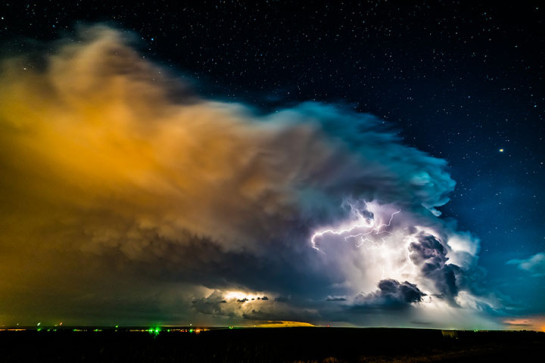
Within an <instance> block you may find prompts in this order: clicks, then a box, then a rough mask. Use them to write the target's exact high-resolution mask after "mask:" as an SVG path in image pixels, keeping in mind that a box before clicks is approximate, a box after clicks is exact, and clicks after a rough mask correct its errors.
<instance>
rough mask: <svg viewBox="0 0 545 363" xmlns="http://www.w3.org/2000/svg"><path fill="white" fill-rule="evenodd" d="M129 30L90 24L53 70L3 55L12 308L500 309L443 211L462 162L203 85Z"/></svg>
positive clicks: (13, 316)
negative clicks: (136, 43)
mask: <svg viewBox="0 0 545 363" xmlns="http://www.w3.org/2000/svg"><path fill="white" fill-rule="evenodd" d="M131 39H132V35H130V34H128V33H124V32H121V31H119V30H115V29H112V28H110V27H106V26H101V25H98V26H92V27H82V28H80V29H79V32H78V34H77V36H76V37H74V38H72V39H62V40H59V41H57V42H56V43H54V44H50V45H49V46H50V48H52V49H54V51H52V52H48V53H44V54H40V59H41V60H40V62H38V63H39V64H37V62H36V59H35V57H36V54H28V55H24V54H23V55H18V56H12V57H9V56H8V57H5V58H4V59H3V61H2V71H1V74H0V84H1V86H0V129H1V132H0V147H1V149H0V173H1V175H2V178H0V203H1V204H2V206H3V207H2V209H1V211H0V228H1V229H2V233H1V235H0V251H1V254H0V272H1V273H2V276H5V278H4V279H2V281H1V282H0V292H1V294H2V296H9V298H7V299H2V301H1V302H0V307H1V309H0V311H2V312H3V313H2V314H3V315H0V319H2V320H3V321H6V322H8V323H13V322H15V321H19V320H24V319H27V320H31V319H35V318H36V319H38V318H39V319H40V320H42V319H49V320H52V321H53V320H55V319H63V320H65V321H66V320H70V319H71V321H72V322H74V323H81V322H87V323H91V322H96V321H97V319H98V320H100V321H111V320H120V319H121V320H123V319H124V320H125V321H128V322H134V321H138V322H140V321H150V320H161V321H166V322H173V323H185V322H188V321H199V322H202V323H218V321H219V322H221V323H225V322H227V320H228V319H231V320H237V319H239V320H244V319H246V320H253V321H257V320H296V318H297V316H299V317H300V319H307V320H312V322H313V323H314V322H316V323H319V322H320V321H330V320H332V319H336V318H335V317H338V319H340V320H339V321H343V322H345V323H346V322H350V321H352V319H354V320H353V321H354V322H356V323H358V324H366V321H365V320H361V319H360V320H358V319H359V318H358V317H357V316H350V315H346V313H347V312H349V311H352V310H351V307H352V306H359V307H361V306H362V305H365V304H367V303H369V302H372V304H370V305H373V308H376V307H379V308H380V307H381V306H384V308H385V309H387V308H388V307H390V306H391V305H392V304H405V305H411V306H415V309H416V308H418V309H420V310H421V311H423V312H425V311H426V309H428V308H427V307H426V306H433V309H432V310H433V312H434V313H433V314H436V313H437V311H438V309H439V310H440V309H447V310H448V309H458V310H457V312H456V314H462V313H463V311H466V310H467V311H469V313H468V314H474V313H478V311H479V306H481V305H482V304H487V302H486V300H485V299H483V298H481V297H479V296H477V295H476V294H475V292H474V291H472V290H471V289H470V288H469V287H467V286H462V285H461V284H460V283H459V281H461V280H462V277H460V278H458V275H464V274H470V273H471V271H472V269H473V268H475V264H476V256H477V252H478V240H477V239H476V238H473V237H472V236H471V235H469V234H467V233H459V232H457V231H455V230H454V229H453V228H451V227H450V225H448V224H447V223H445V222H444V221H442V220H441V219H440V218H439V217H438V216H439V215H440V213H439V211H438V210H437V208H438V207H440V206H442V205H444V204H445V203H447V202H448V200H449V199H448V195H449V193H450V192H452V190H453V189H454V186H455V182H454V181H453V180H452V178H451V177H450V175H449V173H448V170H447V163H446V161H444V160H442V159H438V158H434V157H432V156H430V155H428V154H426V153H424V152H422V151H419V150H417V149H415V148H412V147H408V146H406V145H404V144H403V142H402V140H401V139H400V137H399V136H398V135H397V133H396V132H395V131H392V130H391V129H389V128H388V127H387V126H386V125H385V124H384V122H382V121H381V120H379V119H377V118H376V117H374V116H372V115H369V114H361V113H355V112H353V111H351V110H349V109H346V108H345V107H342V106H338V105H327V104H321V103H316V102H305V103H302V104H299V105H296V106H293V107H289V108H283V109H278V110H276V111H275V112H273V113H269V114H263V113H260V112H257V111H256V110H254V109H253V108H252V107H251V106H249V105H245V104H243V103H235V102H224V101H219V100H212V99H207V98H204V97H200V96H198V95H195V94H194V93H193V92H192V91H191V88H190V87H189V82H187V81H185V80H184V79H183V78H181V77H178V76H176V75H173V74H170V73H169V72H167V71H165V70H164V69H163V68H161V67H160V66H157V65H155V64H153V63H151V62H149V61H147V60H145V59H144V58H143V57H142V56H141V55H140V54H139V53H138V51H137V50H136V48H135V47H133V46H132V40H131ZM447 261H449V262H447ZM399 281H404V282H399ZM377 286H378V287H379V290H378V291H375V290H376V287H377ZM233 294H235V295H236V296H237V299H236V301H235V300H232V299H231V300H230V299H229V296H235V295H233ZM237 294H238V295H237ZM258 294H260V295H259V297H260V299H257V298H254V300H251V299H252V298H251V296H254V295H255V296H257V295H258ZM286 296H289V299H286V298H285V297H286ZM331 296H342V297H343V298H342V299H333V300H335V301H333V302H332V301H329V302H328V301H326V300H331V299H329V298H328V297H331ZM424 296H429V297H431V300H430V301H427V302H422V298H423V297H424ZM264 297H267V299H265V298H264ZM345 297H346V298H345ZM362 299H363V300H362ZM362 301H364V302H366V303H365V304H362ZM443 302H444V304H443ZM333 305H334V306H333ZM128 306H130V307H131V308H127V307H128ZM449 311H450V310H449ZM460 311H462V313H460ZM82 312H85V313H82ZM343 314H344V315H343ZM351 314H352V313H351ZM354 314H357V313H354ZM456 314H450V315H449V316H450V317H451V319H452V320H453V321H457V318H452V317H453V316H455V315H456ZM439 315H440V314H439ZM439 315H437V316H436V317H437V320H436V321H437V324H440V322H441V321H444V320H441V319H442V318H443V317H442V316H439ZM220 316H221V317H224V318H221V319H220V320H215V319H219V318H218V317H220ZM456 316H457V315H456ZM225 317H226V318H225ZM222 319H223V320H222ZM225 319H227V320H225ZM407 319H408V320H407V321H409V320H410V319H411V317H410V316H408V317H407ZM229 321H230V320H229Z"/></svg>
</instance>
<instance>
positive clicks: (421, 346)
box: [0, 328, 545, 363]
mask: <svg viewBox="0 0 545 363" xmlns="http://www.w3.org/2000/svg"><path fill="white" fill-rule="evenodd" d="M544 356H545V334H544V333H536V332H525V331H523V332H498V331H479V332H472V331H458V332H455V333H452V334H451V335H449V334H447V333H443V332H442V331H441V330H417V329H343V328H277V329H263V328H262V329H234V330H212V331H206V332H201V333H200V334H189V333H172V332H171V333H167V332H161V333H160V334H159V335H157V336H154V335H151V334H149V333H129V332H123V331H118V332H115V331H102V332H92V331H89V332H72V331H70V330H65V331H56V332H52V331H51V332H47V331H41V332H37V331H26V332H7V331H4V332H0V362H25V361H30V362H211V361H214V362H330V363H332V362H392V361H393V362H395V361H399V362H431V361H433V362H437V361H439V362H460V361H463V362H491V361H497V362H508V361H517V362H530V361H540V359H542V358H543V357H544Z"/></svg>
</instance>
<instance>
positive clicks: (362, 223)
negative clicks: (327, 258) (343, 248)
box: [310, 208, 401, 252]
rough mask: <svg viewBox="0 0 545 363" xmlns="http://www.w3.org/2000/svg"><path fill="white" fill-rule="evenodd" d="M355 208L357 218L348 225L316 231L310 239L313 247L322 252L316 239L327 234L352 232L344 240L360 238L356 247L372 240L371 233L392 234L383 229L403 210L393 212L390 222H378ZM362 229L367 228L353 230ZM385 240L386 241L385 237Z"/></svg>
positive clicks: (337, 234)
mask: <svg viewBox="0 0 545 363" xmlns="http://www.w3.org/2000/svg"><path fill="white" fill-rule="evenodd" d="M353 210H354V211H355V213H356V217H357V218H356V220H354V221H352V222H351V223H349V224H348V225H346V226H340V227H336V228H332V227H331V228H328V229H323V230H320V231H318V232H315V233H314V234H313V235H312V237H311V239H310V243H311V245H312V248H314V249H315V250H317V251H320V252H322V251H321V250H320V249H319V248H318V246H317V244H316V240H317V239H318V238H320V237H323V236H324V235H326V234H333V235H336V236H342V235H345V234H347V233H350V234H349V235H348V236H345V237H344V240H345V241H348V240H349V239H351V238H354V239H356V238H359V243H356V247H361V246H362V245H363V244H364V243H365V242H367V241H372V240H371V239H370V238H368V236H370V235H380V234H383V233H387V234H390V232H388V231H383V230H382V229H383V228H384V227H389V226H390V225H391V224H392V221H393V219H394V216H395V215H396V214H398V213H400V212H401V210H397V211H395V212H393V213H392V214H391V215H390V219H389V220H388V223H382V224H376V223H377V221H376V220H375V219H374V218H372V217H371V218H370V217H365V216H363V215H362V213H361V212H360V211H358V210H356V209H355V208H353ZM361 229H365V231H364V232H360V233H353V232H355V231H357V230H361ZM383 242H384V239H383Z"/></svg>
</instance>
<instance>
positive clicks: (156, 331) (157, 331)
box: [148, 326, 161, 336]
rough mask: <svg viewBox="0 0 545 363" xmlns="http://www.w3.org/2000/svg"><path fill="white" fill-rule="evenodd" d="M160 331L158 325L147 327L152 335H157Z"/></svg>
mask: <svg viewBox="0 0 545 363" xmlns="http://www.w3.org/2000/svg"><path fill="white" fill-rule="evenodd" d="M160 332H161V327H160V326H156V327H155V328H149V329H148V333H150V334H152V335H155V336H158V335H159V333H160Z"/></svg>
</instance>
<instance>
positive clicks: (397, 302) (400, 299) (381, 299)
mask: <svg viewBox="0 0 545 363" xmlns="http://www.w3.org/2000/svg"><path fill="white" fill-rule="evenodd" d="M424 296H426V294H424V293H423V292H422V291H420V289H418V287H416V285H414V284H411V283H410V282H407V281H405V282H402V283H400V282H399V281H397V280H393V279H387V280H382V281H380V282H379V283H378V290H377V291H375V292H373V293H370V294H368V295H359V296H356V298H355V302H356V306H357V307H364V308H365V307H368V306H378V307H381V308H382V307H391V308H403V307H406V306H408V305H410V304H413V303H418V302H421V301H422V298H423V297H424Z"/></svg>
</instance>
